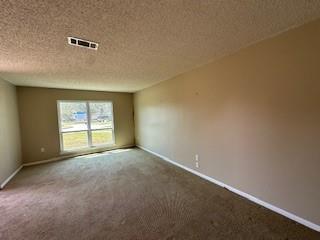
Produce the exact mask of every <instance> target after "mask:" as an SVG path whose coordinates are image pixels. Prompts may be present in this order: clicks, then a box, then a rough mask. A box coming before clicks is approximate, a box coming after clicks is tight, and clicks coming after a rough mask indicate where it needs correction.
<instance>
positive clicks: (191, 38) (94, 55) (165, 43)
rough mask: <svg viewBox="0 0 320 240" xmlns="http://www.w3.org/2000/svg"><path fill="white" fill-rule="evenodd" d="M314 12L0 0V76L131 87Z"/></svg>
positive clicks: (289, 7)
mask: <svg viewBox="0 0 320 240" xmlns="http://www.w3.org/2000/svg"><path fill="white" fill-rule="evenodd" d="M319 17H320V1H319V0H282V1H278V0H269V1H253V0H241V1H239V0H228V1H218V0H216V1H214V0H212V1H206V0H201V1H196V0H189V1H188V0H185V1H180V0H168V1H161V0H160V1H138V0H137V1H124V0H114V1H110V0H109V1H98V0H90V1H88V0H78V1H65V0H63V1H62V0H55V1H49V0H47V1H37V0H28V1H25V0H1V9H0V19H1V21H0V42H1V43H0V53H1V54H0V77H2V78H4V79H5V80H7V81H10V82H12V83H13V84H16V85H22V86H39V87H52V88H70V89H88V90H105V91H128V92H134V91H137V90H140V89H143V88H146V87H148V86H151V85H153V84H155V83H157V82H159V81H162V80H166V79H169V78H171V77H173V76H175V75H177V74H180V73H182V72H185V71H188V70H190V69H192V68H195V67H197V66H199V65H202V64H205V63H208V62H209V61H212V60H215V59H217V58H219V57H222V56H225V55H227V54H231V53H233V52H235V51H237V50H239V49H240V48H243V47H245V46H248V45H250V44H252V43H255V42H257V41H260V40H262V39H265V38H268V37H270V36H273V35H276V34H278V33H280V32H283V31H285V30H288V29H289V28H292V27H296V26H298V25H301V24H304V23H306V22H308V21H312V20H314V19H316V18H319ZM68 36H75V37H80V38H84V39H88V40H92V41H96V42H99V44H100V45H99V50H98V51H92V50H88V49H83V48H78V47H74V46H70V45H68V44H67V37H68Z"/></svg>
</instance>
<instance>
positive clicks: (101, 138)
mask: <svg viewBox="0 0 320 240" xmlns="http://www.w3.org/2000/svg"><path fill="white" fill-rule="evenodd" d="M112 131H113V130H112V129H108V130H96V131H92V144H93V145H102V144H111V143H113V134H112Z"/></svg>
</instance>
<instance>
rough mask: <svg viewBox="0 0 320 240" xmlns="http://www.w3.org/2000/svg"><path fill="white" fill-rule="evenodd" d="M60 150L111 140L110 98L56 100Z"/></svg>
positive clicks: (102, 143)
mask: <svg viewBox="0 0 320 240" xmlns="http://www.w3.org/2000/svg"><path fill="white" fill-rule="evenodd" d="M58 116H59V134H60V146H61V150H62V151H72V150H77V149H81V148H89V147H98V146H107V145H112V144H114V143H115V140H114V125H113V106H112V102H102V101H58Z"/></svg>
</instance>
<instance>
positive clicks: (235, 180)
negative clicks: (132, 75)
mask: <svg viewBox="0 0 320 240" xmlns="http://www.w3.org/2000/svg"><path fill="white" fill-rule="evenodd" d="M134 105H135V123H136V125H135V129H136V130H135V131H136V142H137V145H141V146H143V147H146V148H148V149H149V150H152V151H154V152H157V153H159V154H162V155H164V156H166V157H168V158H170V159H172V160H174V161H177V162H178V163H180V164H183V165H185V166H187V167H190V168H193V169H196V168H195V162H194V155H195V154H199V159H200V168H199V169H196V170H197V171H199V172H201V173H204V174H206V175H208V176H211V177H213V178H215V179H217V180H219V181H222V182H224V183H226V184H228V185H231V186H233V187H235V188H237V189H239V190H242V191H244V192H246V193H249V194H251V195H253V196H255V197H258V198H260V199H262V200H264V201H266V202H268V203H271V204H273V205H275V206H278V207H280V208H282V209H285V210H287V211H289V212H291V213H294V214H296V215H298V216H300V217H302V218H305V219H307V220H309V221H312V222H314V223H316V224H320V207H319V203H320V177H319V176H320V175H319V170H320V20H318V21H316V22H313V23H310V24H307V25H304V26H302V27H300V28H297V29H294V30H290V31H288V32H286V33H283V34H281V35H279V36H277V37H275V38H272V39H268V40H265V41H263V42H260V43H258V44H255V45H253V46H250V47H248V48H246V49H242V50H241V51H239V52H238V53H236V54H233V55H231V56H227V57H225V58H223V59H220V60H219V61H216V62H213V63H211V64H208V65H206V66H203V67H200V68H198V69H195V70H193V71H191V72H188V73H185V74H182V75H179V76H177V77H175V78H173V79H170V80H168V81H164V82H162V83H160V84H158V85H156V86H153V87H150V88H147V89H145V90H142V91H140V92H138V93H136V94H135V95H134Z"/></svg>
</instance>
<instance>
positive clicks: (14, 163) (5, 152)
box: [0, 79, 22, 185]
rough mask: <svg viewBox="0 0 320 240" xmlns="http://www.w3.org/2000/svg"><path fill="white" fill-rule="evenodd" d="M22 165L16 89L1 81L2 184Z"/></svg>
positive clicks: (0, 180) (0, 149) (0, 174)
mask: <svg viewBox="0 0 320 240" xmlns="http://www.w3.org/2000/svg"><path fill="white" fill-rule="evenodd" d="M21 164H22V162H21V148H20V128H19V116H18V105H17V96H16V88H15V86H13V85H11V84H10V83H8V82H6V81H3V80H1V79H0V184H1V185H2V184H3V182H4V181H5V180H6V179H7V178H8V177H9V176H10V175H11V174H12V173H13V172H14V171H15V170H17V169H18V168H19V167H20V166H21Z"/></svg>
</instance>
